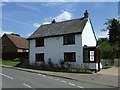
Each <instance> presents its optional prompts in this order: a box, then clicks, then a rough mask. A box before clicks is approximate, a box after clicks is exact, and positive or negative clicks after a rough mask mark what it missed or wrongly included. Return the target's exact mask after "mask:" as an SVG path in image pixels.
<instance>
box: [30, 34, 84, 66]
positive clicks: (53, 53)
mask: <svg viewBox="0 0 120 90" xmlns="http://www.w3.org/2000/svg"><path fill="white" fill-rule="evenodd" d="M44 44H45V46H44V47H35V40H30V63H34V62H35V54H36V53H44V59H45V61H46V62H48V59H49V58H51V60H52V62H54V63H59V60H60V59H62V60H64V52H76V62H73V63H76V64H81V63H83V61H82V60H83V56H82V52H83V50H82V42H81V35H80V34H77V35H75V44H73V45H63V36H59V37H50V38H45V39H44Z"/></svg>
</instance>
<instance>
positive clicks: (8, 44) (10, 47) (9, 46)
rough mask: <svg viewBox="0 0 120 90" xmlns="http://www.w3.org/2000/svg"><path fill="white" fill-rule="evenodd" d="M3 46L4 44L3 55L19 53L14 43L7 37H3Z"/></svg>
mask: <svg viewBox="0 0 120 90" xmlns="http://www.w3.org/2000/svg"><path fill="white" fill-rule="evenodd" d="M2 44H3V53H13V52H17V48H16V47H15V46H14V44H13V43H12V41H11V40H10V39H9V38H8V37H7V36H6V35H4V36H3V37H2Z"/></svg>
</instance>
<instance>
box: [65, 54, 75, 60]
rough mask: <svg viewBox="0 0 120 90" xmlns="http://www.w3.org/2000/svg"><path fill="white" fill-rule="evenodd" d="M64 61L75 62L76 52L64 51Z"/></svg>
mask: <svg viewBox="0 0 120 90" xmlns="http://www.w3.org/2000/svg"><path fill="white" fill-rule="evenodd" d="M64 61H65V62H67V61H68V62H76V53H75V52H65V53H64Z"/></svg>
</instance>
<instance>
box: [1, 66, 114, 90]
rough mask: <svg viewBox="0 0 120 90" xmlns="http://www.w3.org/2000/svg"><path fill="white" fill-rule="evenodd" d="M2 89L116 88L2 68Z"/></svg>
mask: <svg viewBox="0 0 120 90" xmlns="http://www.w3.org/2000/svg"><path fill="white" fill-rule="evenodd" d="M0 76H2V88H31V89H33V90H37V88H114V87H111V86H105V85H99V84H93V83H87V82H83V81H77V80H70V79H65V78H60V77H55V76H49V75H44V74H38V73H31V72H26V71H20V70H15V69H11V68H5V67H2V73H1V72H0Z"/></svg>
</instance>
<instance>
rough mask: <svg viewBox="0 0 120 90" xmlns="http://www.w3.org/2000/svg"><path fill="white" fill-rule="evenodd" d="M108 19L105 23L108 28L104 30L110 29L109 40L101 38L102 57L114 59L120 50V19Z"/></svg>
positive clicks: (99, 41)
mask: <svg viewBox="0 0 120 90" xmlns="http://www.w3.org/2000/svg"><path fill="white" fill-rule="evenodd" d="M107 20H108V21H107V22H105V23H104V25H107V28H106V29H103V30H102V31H107V30H108V31H109V39H108V42H107V41H105V39H99V40H98V45H99V46H100V47H101V50H102V58H105V59H107V58H110V59H114V58H116V55H118V53H119V52H120V21H119V20H117V19H114V18H113V19H107Z"/></svg>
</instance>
